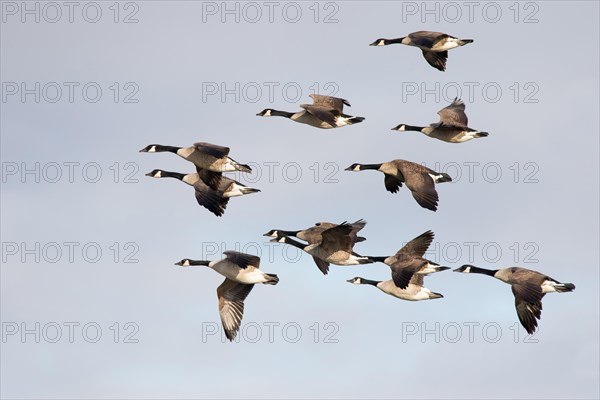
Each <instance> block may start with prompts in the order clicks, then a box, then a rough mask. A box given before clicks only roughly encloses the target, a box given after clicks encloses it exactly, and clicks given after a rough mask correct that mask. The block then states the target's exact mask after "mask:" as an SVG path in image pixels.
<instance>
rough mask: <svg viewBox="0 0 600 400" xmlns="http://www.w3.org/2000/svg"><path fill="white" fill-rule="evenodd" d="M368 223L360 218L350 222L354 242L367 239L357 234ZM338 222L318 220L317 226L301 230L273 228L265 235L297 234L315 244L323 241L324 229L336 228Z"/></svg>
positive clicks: (298, 236)
mask: <svg viewBox="0 0 600 400" xmlns="http://www.w3.org/2000/svg"><path fill="white" fill-rule="evenodd" d="M366 224H367V222H366V221H364V220H362V219H359V220H358V221H356V222H354V223H352V224H350V225H351V226H352V231H351V232H350V237H351V238H352V240H353V244H354V243H357V242H363V241H365V240H367V239H366V238H364V237H362V236H357V235H356V234H357V233H358V231H360V230H361V229H362V228H364V227H365V225H366ZM336 226H337V224H332V223H331V222H317V223H316V224H315V226H311V227H310V228H307V229H303V230H300V231H284V230H282V229H271V230H270V231H269V232H267V233H265V234H264V235H263V236H269V237H276V238H280V237H282V236H295V237H297V238H298V239H301V240H304V241H306V242H308V244H315V243H319V242H320V241H321V239H322V238H321V233H323V231H324V230H326V229H330V228H334V227H336Z"/></svg>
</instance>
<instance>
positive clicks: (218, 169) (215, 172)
mask: <svg viewBox="0 0 600 400" xmlns="http://www.w3.org/2000/svg"><path fill="white" fill-rule="evenodd" d="M164 151H168V152H171V153H175V154H177V155H178V156H179V157H181V158H183V159H185V160H187V161H189V162H191V163H193V164H194V165H195V166H196V168H197V170H198V172H200V171H199V170H200V169H203V170H206V171H207V172H205V173H204V174H203V175H202V180H203V181H204V183H206V184H207V185H208V186H210V187H211V188H212V189H214V190H218V188H219V182H220V181H221V177H222V174H221V173H222V172H231V171H242V172H251V171H252V168H250V167H249V166H248V165H246V164H240V163H238V162H237V161H235V160H234V159H232V158H230V157H229V156H228V155H229V147H224V146H218V145H216V144H211V143H205V142H198V143H194V145H193V146H190V147H175V146H163V145H160V144H149V145H148V146H146V147H144V148H143V149H141V150H140V153H159V152H164Z"/></svg>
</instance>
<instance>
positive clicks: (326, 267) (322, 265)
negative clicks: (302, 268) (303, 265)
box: [313, 256, 329, 275]
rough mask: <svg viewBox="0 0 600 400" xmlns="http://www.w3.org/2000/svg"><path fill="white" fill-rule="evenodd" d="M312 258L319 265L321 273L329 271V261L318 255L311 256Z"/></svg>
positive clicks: (325, 273)
mask: <svg viewBox="0 0 600 400" xmlns="http://www.w3.org/2000/svg"><path fill="white" fill-rule="evenodd" d="M313 260H314V261H315V264H317V267H319V270H320V271H321V272H322V273H323V275H327V274H328V273H329V263H328V262H327V261H324V260H321V259H320V258H318V257H315V256H313Z"/></svg>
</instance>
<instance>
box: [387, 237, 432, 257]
mask: <svg viewBox="0 0 600 400" xmlns="http://www.w3.org/2000/svg"><path fill="white" fill-rule="evenodd" d="M434 236H435V235H434V233H433V232H432V231H427V232H424V233H422V234H420V235H419V236H417V237H416V238H414V239H413V240H411V241H410V242H408V243H406V244H405V245H404V246H403V247H402V248H401V249H400V250H398V251H397V252H396V258H400V257H402V256H416V257H423V256H424V255H425V253H426V252H427V249H428V248H429V246H430V245H431V242H433V238H434Z"/></svg>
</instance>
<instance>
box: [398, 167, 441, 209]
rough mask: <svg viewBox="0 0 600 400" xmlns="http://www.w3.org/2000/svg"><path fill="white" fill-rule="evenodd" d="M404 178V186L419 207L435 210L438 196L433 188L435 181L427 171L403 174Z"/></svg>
mask: <svg viewBox="0 0 600 400" xmlns="http://www.w3.org/2000/svg"><path fill="white" fill-rule="evenodd" d="M404 179H405V183H406V186H407V187H408V188H409V189H410V191H411V193H412V195H413V197H414V198H415V200H416V201H417V203H419V205H420V206H421V207H423V208H427V209H428V210H431V211H436V210H437V205H438V201H439V197H438V193H437V191H436V190H435V183H434V182H433V179H432V178H431V176H429V174H428V173H410V174H404Z"/></svg>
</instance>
